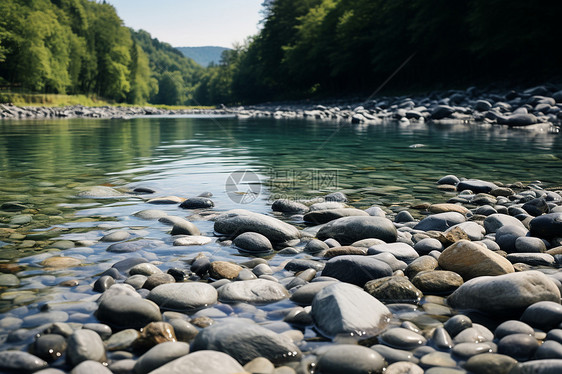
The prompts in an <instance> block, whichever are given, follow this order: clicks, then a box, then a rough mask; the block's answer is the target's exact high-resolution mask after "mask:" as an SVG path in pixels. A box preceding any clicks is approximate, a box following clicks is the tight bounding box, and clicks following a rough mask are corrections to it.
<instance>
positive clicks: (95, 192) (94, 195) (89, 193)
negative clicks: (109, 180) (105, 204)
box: [76, 186, 127, 199]
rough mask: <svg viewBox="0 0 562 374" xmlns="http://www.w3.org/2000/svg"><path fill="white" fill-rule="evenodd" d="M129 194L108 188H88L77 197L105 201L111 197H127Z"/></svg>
mask: <svg viewBox="0 0 562 374" xmlns="http://www.w3.org/2000/svg"><path fill="white" fill-rule="evenodd" d="M126 195H127V194H125V193H122V192H119V191H117V190H116V189H114V188H111V187H107V186H93V187H86V188H84V189H83V190H82V191H80V192H78V193H77V194H76V196H77V197H80V198H86V199H103V198H110V197H119V198H121V197H125V196H126Z"/></svg>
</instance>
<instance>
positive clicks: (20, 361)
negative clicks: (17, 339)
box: [0, 350, 48, 373]
mask: <svg viewBox="0 0 562 374" xmlns="http://www.w3.org/2000/svg"><path fill="white" fill-rule="evenodd" d="M47 365H48V364H47V362H45V361H43V360H42V359H40V358H39V357H37V356H34V355H32V354H30V353H27V352H21V351H8V350H6V351H1V352H0V370H2V371H4V370H5V371H7V372H10V373H11V372H19V373H21V372H27V373H33V372H37V371H38V370H41V369H43V368H46V367H47Z"/></svg>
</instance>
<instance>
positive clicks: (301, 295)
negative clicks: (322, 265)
mask: <svg viewBox="0 0 562 374" xmlns="http://www.w3.org/2000/svg"><path fill="white" fill-rule="evenodd" d="M335 283H337V282H333V281H332V282H330V281H326V282H314V283H309V284H306V285H304V286H302V287H300V288H298V289H297V290H296V291H295V292H294V293H293V294H292V295H291V301H293V302H295V303H296V304H299V305H311V304H312V300H313V299H314V296H315V295H316V294H317V293H318V292H320V290H322V289H323V288H324V287H327V286H329V285H331V284H335Z"/></svg>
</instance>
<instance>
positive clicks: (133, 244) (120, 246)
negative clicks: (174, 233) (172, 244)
mask: <svg viewBox="0 0 562 374" xmlns="http://www.w3.org/2000/svg"><path fill="white" fill-rule="evenodd" d="M161 244H162V243H161V242H160V241H157V240H148V239H140V240H133V241H128V242H119V243H113V244H112V245H110V246H109V247H107V251H108V252H114V253H130V252H136V251H139V250H141V249H144V250H146V251H150V250H153V249H156V248H157V247H158V246H160V245H161Z"/></svg>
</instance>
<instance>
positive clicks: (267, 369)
mask: <svg viewBox="0 0 562 374" xmlns="http://www.w3.org/2000/svg"><path fill="white" fill-rule="evenodd" d="M244 370H246V371H247V372H248V373H252V374H254V373H256V374H262V373H263V374H269V373H273V372H274V371H275V365H273V364H272V363H271V361H269V360H268V359H267V358H265V357H256V358H254V359H253V360H252V361H250V362H248V363H247V364H246V365H244Z"/></svg>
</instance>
